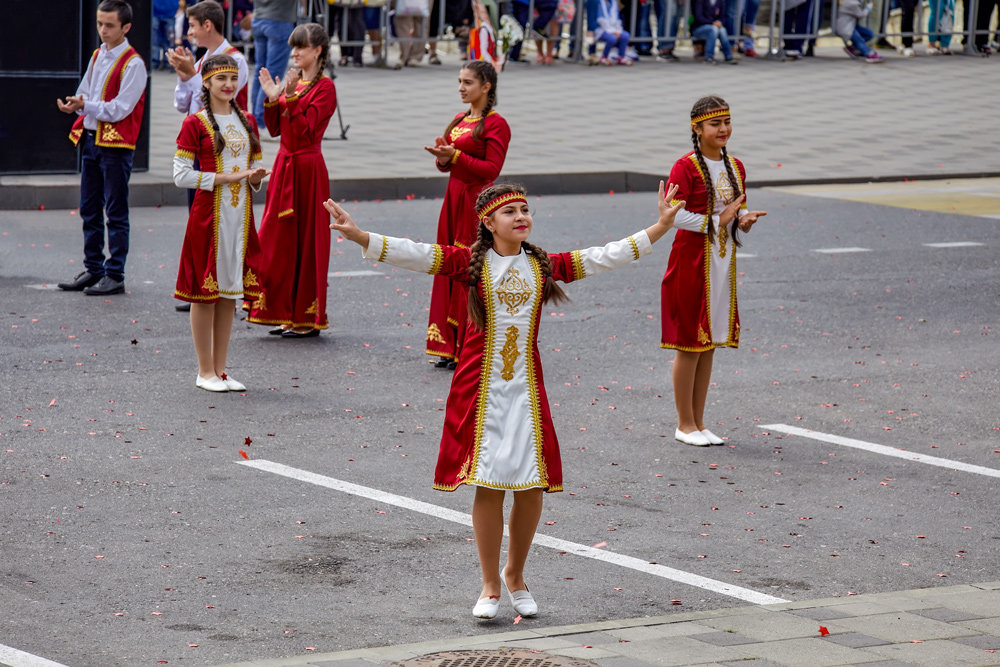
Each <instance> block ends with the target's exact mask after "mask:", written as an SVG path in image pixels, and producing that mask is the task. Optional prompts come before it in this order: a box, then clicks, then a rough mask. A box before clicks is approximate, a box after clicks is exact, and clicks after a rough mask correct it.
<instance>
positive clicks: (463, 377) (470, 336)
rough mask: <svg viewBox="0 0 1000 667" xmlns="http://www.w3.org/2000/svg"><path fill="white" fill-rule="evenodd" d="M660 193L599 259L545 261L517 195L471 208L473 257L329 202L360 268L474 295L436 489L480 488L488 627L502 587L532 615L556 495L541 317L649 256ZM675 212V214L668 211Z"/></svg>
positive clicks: (664, 216)
mask: <svg viewBox="0 0 1000 667" xmlns="http://www.w3.org/2000/svg"><path fill="white" fill-rule="evenodd" d="M676 194H677V188H676V187H670V188H669V190H667V189H666V188H665V187H664V185H663V183H662V182H661V183H660V192H659V197H658V199H657V202H658V208H659V219H658V220H657V222H656V223H655V224H653V225H652V226H650V227H648V228H647V229H645V230H643V231H640V232H637V233H636V234H633V235H631V236H628V237H626V238H624V239H622V240H621V241H615V242H613V243H609V244H607V245H605V246H603V247H595V248H587V249H586V250H574V251H573V252H566V253H559V254H552V255H550V254H548V253H546V252H545V251H544V250H542V249H541V248H538V247H537V246H534V245H532V244H530V243H528V235H529V234H530V233H531V227H532V217H531V211H530V209H529V207H528V202H527V199H526V194H525V192H524V190H523V188H520V187H517V186H511V185H494V186H491V187H488V188H486V189H485V190H483V191H482V193H481V194H480V195H479V198H478V199H477V200H476V211H477V213H478V214H479V226H478V231H477V238H476V241H475V243H473V244H472V247H471V248H464V247H455V246H450V245H432V244H428V243H416V242H414V241H409V240H407V239H399V238H392V237H389V236H382V235H379V234H375V233H373V232H372V233H369V232H366V231H362V230H360V229H358V227H357V226H356V225H355V224H354V221H353V220H352V219H351V216H350V215H349V214H348V213H347V212H346V211H344V209H342V208H341V207H340V206H338V205H337V204H335V203H334V202H333V201H332V200H330V201H327V202H326V204H325V206H326V208H327V210H328V211H329V212H330V215H331V216H332V217H333V224H331V225H330V227H331V228H332V229H335V230H336V231H338V232H340V233H341V234H343V235H344V237H345V238H347V239H348V240H350V241H354V242H355V243H357V244H359V245H360V246H361V247H362V248H363V249H364V256H365V258H366V259H377V260H379V261H382V262H388V263H390V264H393V265H395V266H399V267H402V268H406V269H410V270H413V271H422V272H425V273H430V274H432V275H444V276H448V277H450V278H452V279H454V280H457V281H464V282H465V283H466V284H468V285H469V290H468V292H469V296H468V326H467V329H466V336H465V348H464V349H463V351H462V356H461V358H460V359H459V362H458V368H456V370H455V377H454V379H453V380H452V384H451V391H450V393H449V395H448V403H447V408H446V412H445V423H444V433H443V434H442V437H441V447H440V450H439V454H438V462H437V468H436V470H435V472H434V488H435V489H438V490H440V491H454V490H455V489H456V488H458V487H459V486H460V485H462V484H469V485H472V486H475V487H476V497H475V501H474V503H473V506H472V529H473V532H474V533H475V536H476V548H477V550H478V552H479V564H480V567H481V569H482V579H483V588H482V592H481V594H480V596H479V600H478V601H477V603H476V605H475V607H474V608H473V611H472V613H473V616H475V617H477V618H493V617H495V616H496V614H497V611H498V609H499V605H500V590H501V586H505V587H506V588H507V590H508V591H509V593H510V598H511V602H512V603H513V605H514V609H515V611H517V613H518V614H520V615H521V616H533V615H534V614H536V613H537V612H538V606H537V604H536V603H535V600H534V598H533V597H532V595H531V593H529V592H528V587H527V585H526V584H525V582H524V563H525V560H526V559H527V557H528V549H529V547H530V545H531V540H532V538H533V537H534V535H535V529H536V528H537V526H538V520H539V517H540V516H541V512H542V492H543V491H547V492H554V491H562V465H561V462H560V457H559V444H558V442H557V440H556V434H555V430H554V428H553V425H552V416H551V415H550V413H549V403H548V399H547V398H546V393H545V385H544V383H543V381H542V368H541V359H540V357H539V354H538V343H537V338H538V324H539V321H540V318H541V306H542V304H544V303H546V302H558V301H560V300H561V299H564V298H566V295H565V293H564V292H563V291H562V288H560V287H559V286H558V285H557V284H556V282H555V281H557V280H560V281H563V282H572V281H574V280H579V279H581V278H585V277H588V276H592V275H596V274H598V273H603V272H605V271H609V270H611V269H616V268H619V267H622V266H625V265H627V264H629V263H630V262H632V261H634V260H637V259H639V257H640V256H642V255H648V254H649V253H651V252H652V244H653V243H654V242H655V241H657V240H658V239H659V238H660V237H662V236H663V235H664V234H665V233H666V232H667V231H668V230H669V229H670V228H671V227H672V226H673V220H674V215H675V214H676V213H677V211H678V210H680V208H681V207H682V206H683V205H684V202H682V201H677V200H675V199H674V196H675V195H676ZM671 201H672V203H670V202H671ZM507 490H510V491H513V494H514V503H513V507H512V509H511V512H510V524H509V529H510V543H509V547H508V553H507V563H506V565H505V566H504V569H503V572H502V578H501V571H500V547H501V541H502V538H503V500H504V494H505V492H506V491H507Z"/></svg>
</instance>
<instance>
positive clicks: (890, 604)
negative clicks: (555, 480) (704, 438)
mask: <svg viewBox="0 0 1000 667" xmlns="http://www.w3.org/2000/svg"><path fill="white" fill-rule="evenodd" d="M512 628H514V626H512ZM504 649H507V650H511V649H529V650H531V651H533V652H535V654H534V655H533V656H531V657H534V658H539V657H542V656H541V655H539V654H544V655H552V656H566V657H570V658H580V659H584V660H588V661H590V662H591V663H593V664H596V665H604V666H607V667H612V666H614V667H619V666H621V667H625V666H630V667H631V666H635V667H642V666H645V665H703V666H706V667H707V666H722V665H725V666H727V667H729V666H734V665H746V664H752V665H756V666H758V667H774V666H778V665H780V666H782V667H797V666H801V667H821V666H825V665H869V666H870V667H902V666H904V665H927V666H929V667H941V666H944V665H947V666H949V667H954V666H958V665H998V664H1000V582H990V583H982V584H970V585H962V586H948V587H944V588H934V589H917V590H908V591H899V592H890V593H874V594H868V595H857V596H852V595H848V596H845V597H838V598H828V599H821V600H806V601H798V602H788V603H783V604H774V605H763V606H754V607H739V608H735V609H717V610H710V611H700V612H693V613H681V614H671V615H670V616H660V617H654V618H637V619H631V620H612V621H601V622H597V623H584V624H577V625H567V626H562V627H550V628H541V629H537V630H532V629H525V630H517V629H516V628H514V629H512V630H511V631H510V632H507V633H501V634H484V635H480V636H472V637H460V638H456V639H448V640H437V641H427V642H419V643H413V644H406V645H401V646H386V647H382V648H367V649H358V650H353V651H341V652H338V653H324V654H314V655H309V656H304V657H295V658H284V659H279V660H258V661H254V662H242V663H238V664H233V665H228V666H226V667H360V666H361V665H373V664H380V665H384V664H400V663H403V664H410V663H408V662H407V661H409V660H412V659H416V658H420V657H421V656H423V659H422V660H421V661H420V662H419V664H424V665H429V664H439V663H437V662H432V656H433V655H434V654H438V653H445V652H448V653H453V652H465V651H481V652H494V651H496V652H498V653H499V655H501V656H502V655H503V652H502V651H503V650H504ZM461 655H462V654H457V655H454V654H453V655H451V656H449V657H452V658H453V659H454V658H458V657H460V656H461ZM413 664H417V663H416V662H414V663H413ZM440 664H442V665H444V664H452V665H456V664H473V663H472V662H458V661H457V660H456V661H453V662H441V663H440ZM476 664H487V663H485V662H482V663H476ZM489 664H524V663H517V662H513V661H511V662H509V663H504V662H497V663H489ZM531 664H535V663H531Z"/></svg>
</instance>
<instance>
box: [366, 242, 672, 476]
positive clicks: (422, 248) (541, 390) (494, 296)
mask: <svg viewBox="0 0 1000 667" xmlns="http://www.w3.org/2000/svg"><path fill="white" fill-rule="evenodd" d="M651 252H652V244H651V243H650V241H649V237H648V236H647V235H646V233H645V232H644V231H643V232H639V233H637V234H633V235H632V236H629V237H626V238H624V239H622V240H620V241H615V242H613V243H609V244H607V245H605V246H602V247H595V248H587V249H585V250H574V251H572V252H564V253H558V254H550V255H549V259H550V265H551V267H552V278H553V279H555V280H561V281H564V282H572V281H574V280H580V279H581V278H586V277H589V276H593V275H597V274H599V273H603V272H606V271H609V270H611V269H615V268H619V267H622V266H625V265H627V264H629V263H631V262H633V261H635V260H637V259H639V257H640V256H642V255H648V254H650V253H651ZM365 257H366V258H367V259H377V260H379V261H380V262H388V263H389V264H392V265H394V266H399V267H402V268H405V269H410V270H412V271H422V272H425V273H430V274H432V275H435V276H447V277H450V278H461V277H463V276H465V275H466V272H467V270H468V266H469V259H470V252H469V250H468V248H457V247H454V246H441V245H432V244H428V243H415V242H413V241H410V240H407V239H399V238H392V237H388V236H381V235H379V234H375V233H370V234H369V241H368V248H367V249H366V251H365ZM543 286H544V280H543V277H542V272H541V268H540V265H539V262H538V261H537V260H536V259H535V258H534V257H533V256H532V255H529V254H528V253H526V252H525V251H524V250H522V251H521V252H520V253H519V254H517V255H508V256H501V255H499V254H497V253H496V252H494V251H493V250H488V251H487V252H486V256H485V259H484V262H483V270H482V274H481V280H480V282H479V286H478V289H479V294H480V296H481V297H482V299H483V304H484V306H485V311H486V317H485V319H486V322H485V327H484V328H483V329H481V330H480V329H477V328H475V327H474V326H473V325H472V324H471V323H469V324H468V327H467V329H466V335H465V347H463V348H462V355H461V357H460V358H459V361H458V367H457V368H456V369H455V375H454V377H453V378H452V383H451V391H449V393H448V403H447V406H446V408H445V418H444V432H443V433H442V435H441V446H440V450H439V452H438V461H437V467H436V468H435V471H434V488H435V489H438V490H439V491H454V490H455V489H456V488H458V487H459V486H460V485H462V484H469V485H472V486H484V487H487V488H490V489H508V490H514V491H518V490H523V489H531V488H540V489H544V490H545V491H549V492H552V491H561V490H562V485H563V479H562V462H561V459H560V457H559V442H558V440H557V439H556V432H555V428H554V427H553V424H552V415H551V414H550V412H549V401H548V398H547V396H546V392H545V383H544V381H543V378H542V363H541V357H540V356H539V354H538V325H539V323H540V321H541V313H542V288H543Z"/></svg>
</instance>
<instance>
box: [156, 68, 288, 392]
mask: <svg viewBox="0 0 1000 667" xmlns="http://www.w3.org/2000/svg"><path fill="white" fill-rule="evenodd" d="M201 78H202V91H203V92H202V102H203V103H204V104H203V107H204V108H203V109H202V110H201V111H199V112H198V113H196V114H194V115H192V116H188V117H187V118H185V119H184V123H183V124H182V125H181V131H180V134H178V135H177V152H176V153H175V154H174V184H175V185H177V187H180V188H193V189H196V190H197V193H196V194H195V198H194V204H193V205H192V207H191V213H190V215H189V216H188V223H187V231H185V233H184V245H183V247H182V249H181V263H180V268H179V269H178V271H177V287H176V289H175V291H174V297H175V298H177V299H180V300H182V301H187V302H189V303H191V335H192V337H193V338H194V350H195V354H196V355H197V356H198V378H197V380H196V382H195V384H196V386H198V387H200V388H202V389H207V390H208V391H246V387H245V386H243V385H242V384H241V383H240V382H237V381H236V380H234V379H233V378H231V377H228V376H227V375H226V372H225V371H226V355H227V353H228V351H229V334H230V332H231V331H232V328H233V310H234V308H235V303H236V300H237V299H246V298H253V297H256V296H258V295H259V294H260V292H259V286H260V282H259V276H260V272H259V270H258V268H257V264H256V259H257V255H258V254H259V252H260V249H259V246H258V242H257V232H256V229H255V228H254V224H253V202H252V197H251V195H250V188H251V187H252V188H254V189H255V190H256V189H259V188H260V183H261V180H262V179H263V178H264V176H266V175H267V174H268V173H269V172H268V171H266V170H265V169H264V168H263V167H261V166H260V159H261V154H260V139H259V138H258V136H257V124H256V122H255V121H254V120H253V117H252V116H247V115H246V114H244V113H243V110H242V109H240V108H239V106H238V105H237V104H236V102H235V100H234V98H235V97H236V93H237V91H238V90H239V68H238V67H237V65H236V61H235V60H234V59H232V58H230V57H229V56H226V55H218V56H210V57H208V58H206V59H205V61H204V62H203V63H202V68H201ZM195 157H197V158H198V159H199V162H200V164H201V171H198V170H196V169H195V167H194V159H195Z"/></svg>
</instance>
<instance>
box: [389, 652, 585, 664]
mask: <svg viewBox="0 0 1000 667" xmlns="http://www.w3.org/2000/svg"><path fill="white" fill-rule="evenodd" d="M392 664H393V665H395V666H396V667H595V663H593V662H590V661H589V660H581V659H579V658H567V657H564V656H561V655H550V654H548V653H540V652H538V651H532V650H529V649H508V648H501V649H493V650H488V651H447V652H445V653H431V654H428V655H422V656H420V657H419V658H411V659H409V660H404V661H402V662H394V663H392Z"/></svg>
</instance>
